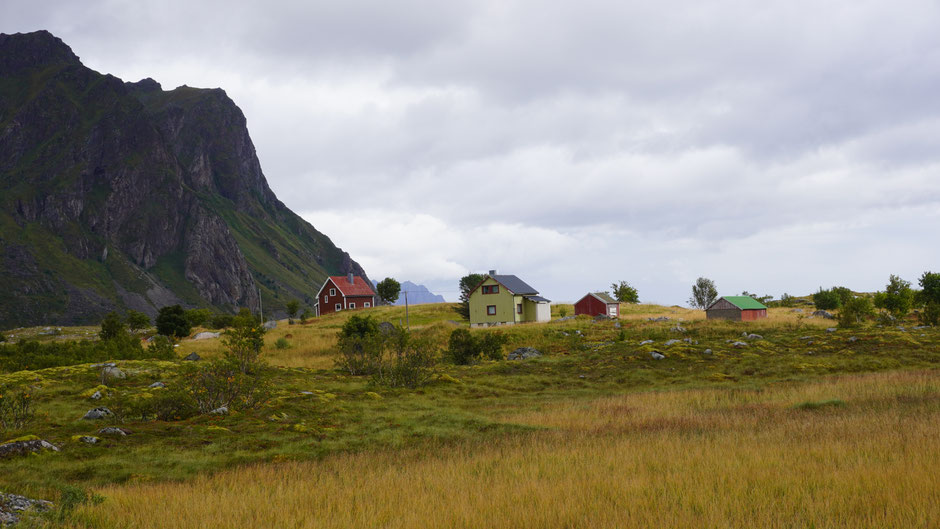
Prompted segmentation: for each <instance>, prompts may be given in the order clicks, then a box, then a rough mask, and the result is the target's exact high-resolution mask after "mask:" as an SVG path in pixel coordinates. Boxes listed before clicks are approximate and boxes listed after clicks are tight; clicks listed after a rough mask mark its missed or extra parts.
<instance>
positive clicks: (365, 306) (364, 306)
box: [362, 301, 372, 309]
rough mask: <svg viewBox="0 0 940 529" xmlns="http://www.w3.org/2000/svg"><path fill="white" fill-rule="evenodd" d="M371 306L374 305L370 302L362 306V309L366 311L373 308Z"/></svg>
mask: <svg viewBox="0 0 940 529" xmlns="http://www.w3.org/2000/svg"><path fill="white" fill-rule="evenodd" d="M371 306H372V304H371V303H369V302H368V301H366V302H365V303H363V304H362V308H364V309H367V308H369V307H371Z"/></svg>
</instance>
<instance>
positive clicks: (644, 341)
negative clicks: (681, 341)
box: [640, 340, 656, 345]
mask: <svg viewBox="0 0 940 529" xmlns="http://www.w3.org/2000/svg"><path fill="white" fill-rule="evenodd" d="M651 343H656V342H654V341H653V340H643V341H642V342H640V345H647V344H651Z"/></svg>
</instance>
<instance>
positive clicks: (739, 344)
mask: <svg viewBox="0 0 940 529" xmlns="http://www.w3.org/2000/svg"><path fill="white" fill-rule="evenodd" d="M731 347H747V342H734V343H733V344H731Z"/></svg>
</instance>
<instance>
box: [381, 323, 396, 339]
mask: <svg viewBox="0 0 940 529" xmlns="http://www.w3.org/2000/svg"><path fill="white" fill-rule="evenodd" d="M379 330H380V331H382V334H384V335H385V336H388V335H390V334H392V332H394V331H395V324H393V323H390V322H387V321H383V322H382V323H380V324H379Z"/></svg>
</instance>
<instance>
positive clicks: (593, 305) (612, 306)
mask: <svg viewBox="0 0 940 529" xmlns="http://www.w3.org/2000/svg"><path fill="white" fill-rule="evenodd" d="M574 313H575V315H578V314H587V315H588V316H600V315H602V314H603V315H605V316H609V317H611V318H619V317H620V302H619V301H617V300H616V299H614V298H612V297H610V295H609V294H607V293H606V292H590V293H588V294H585V296H584V297H583V298H581V299H579V300H578V301H577V303H575V304H574Z"/></svg>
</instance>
